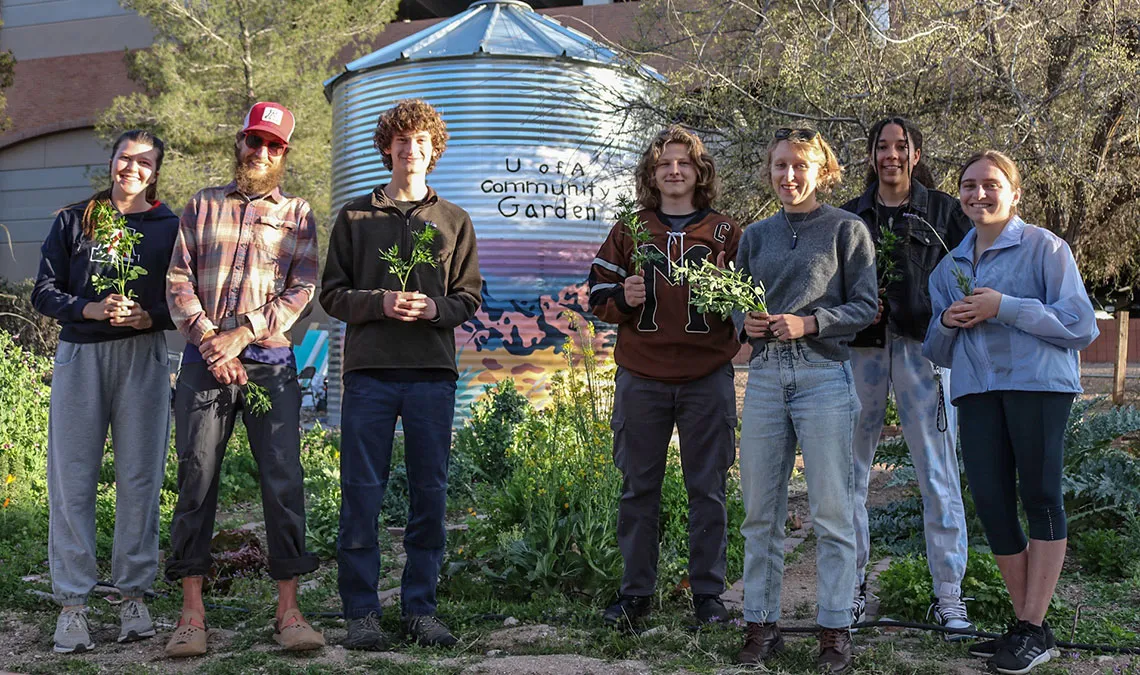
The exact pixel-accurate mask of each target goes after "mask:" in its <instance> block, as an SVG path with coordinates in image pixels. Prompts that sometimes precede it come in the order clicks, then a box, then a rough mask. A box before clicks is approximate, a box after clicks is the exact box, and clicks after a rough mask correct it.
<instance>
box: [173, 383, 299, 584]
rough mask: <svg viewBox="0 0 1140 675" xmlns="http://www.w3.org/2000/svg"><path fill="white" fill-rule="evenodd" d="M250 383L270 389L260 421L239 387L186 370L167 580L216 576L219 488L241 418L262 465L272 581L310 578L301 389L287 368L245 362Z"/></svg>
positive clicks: (180, 389)
mask: <svg viewBox="0 0 1140 675" xmlns="http://www.w3.org/2000/svg"><path fill="white" fill-rule="evenodd" d="M242 365H244V366H245V370H246V373H247V374H248V375H249V381H250V382H256V383H257V384H259V385H261V386H263V387H265V388H266V389H267V390H268V391H269V398H270V399H271V400H272V402H273V408H272V409H271V410H269V412H267V413H265V414H264V415H254V414H252V413H251V412H250V411H249V410H248V409H247V408H246V406H245V396H244V395H243V394H242V393H241V388H240V387H238V386H237V385H233V384H231V385H224V384H220V383H219V382H218V381H217V380H215V379H214V376H213V375H211V374H210V371H209V369H208V368H207V367H206V364H205V363H201V362H199V363H188V364H186V365H184V366H183V367H182V372H181V374H180V375H179V377H178V386H177V388H176V389H175V392H174V445H175V449H176V450H177V453H178V504H177V505H176V506H175V507H174V517H173V518H172V519H171V521H170V555H169V557H167V559H166V578H167V579H168V580H170V581H175V580H178V579H181V578H183V577H189V576H205V575H207V574H208V573H209V571H210V565H211V562H212V558H211V556H210V540H211V539H212V538H213V533H214V517H215V516H216V514H217V509H218V483H219V478H220V477H221V470H222V458H223V457H224V456H225V453H226V443H227V442H228V441H229V439H230V435H231V434H233V430H234V422H235V421H236V420H237V415H238V413H239V412H240V413H241V416H242V422H243V423H244V424H245V428H246V431H247V432H248V434H249V448H250V450H251V451H252V453H253V457H254V459H255V460H257V471H258V474H259V478H260V483H261V504H262V507H263V509H264V512H265V538H266V540H267V544H268V546H269V576H271V577H272V578H274V579H277V580H286V579H292V578H293V577H296V576H299V575H301V574H305V573H307V572H312V571H313V570H315V569H317V564H318V561H317V557H316V556H315V555H313V554H311V553H308V552H307V551H306V550H305V490H304V476H303V474H302V472H301V432H300V425H299V418H300V409H301V388H300V385H298V384H297V372H296V371H295V370H294V369H293V368H290V367H289V366H274V365H266V364H263V363H254V362H247V361H243V362H242Z"/></svg>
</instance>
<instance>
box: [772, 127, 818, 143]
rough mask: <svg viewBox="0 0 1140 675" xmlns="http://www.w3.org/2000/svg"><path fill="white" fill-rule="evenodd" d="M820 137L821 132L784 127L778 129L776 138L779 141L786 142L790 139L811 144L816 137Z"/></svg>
mask: <svg viewBox="0 0 1140 675" xmlns="http://www.w3.org/2000/svg"><path fill="white" fill-rule="evenodd" d="M818 135H819V132H818V131H816V130H815V129H792V128H790V127H783V128H780V129H776V133H775V134H774V138H775V139H776V140H777V141H786V140H789V139H790V140H793V141H804V142H805V143H810V142H812V141H814V140H815V137H816V136H818Z"/></svg>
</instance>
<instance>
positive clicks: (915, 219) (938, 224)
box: [843, 181, 973, 347]
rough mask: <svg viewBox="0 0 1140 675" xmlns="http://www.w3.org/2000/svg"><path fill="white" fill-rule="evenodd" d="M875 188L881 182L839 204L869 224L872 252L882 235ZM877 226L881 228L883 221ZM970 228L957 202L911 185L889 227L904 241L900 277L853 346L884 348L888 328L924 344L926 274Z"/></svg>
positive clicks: (927, 316) (898, 253) (899, 254)
mask: <svg viewBox="0 0 1140 675" xmlns="http://www.w3.org/2000/svg"><path fill="white" fill-rule="evenodd" d="M878 189H879V184H878V183H873V184H872V185H871V186H870V187H868V188H867V190H866V191H865V192H863V194H862V195H861V196H859V197H857V198H855V199H852V200H851V201H849V202H847V203H846V204H844V205H843V209H844V210H845V211H850V212H852V213H855V214H857V215H858V216H859V217H860V218H862V219H863V222H865V223H866V224H867V227H868V229H869V230H870V231H871V239H872V240H874V242H875V246H876V248H877V247H878V244H879V232H880V223H879V222H878V212H877V211H876V209H875V193H876V191H877V190H878ZM881 225H882V226H884V227H885V226H886V225H887V223H881ZM971 227H973V224H972V223H971V222H970V220H969V219H968V218H967V217H966V214H964V213H962V207H961V205H960V204H959V203H958V200H957V199H955V198H954V197H952V196H950V195H948V194H946V193H945V192H940V191H938V190H931V189H928V188H927V187H926V186H924V185H922V184H921V183H918V182H916V181H911V184H910V201H909V202H908V203H907V204H906V205H905V206H904V207H903V210H902V212H901V217H900V218H897V219H895V221H894V223H892V229H893V230H894V231H895V232H896V233H897V234H898V235H899V236H900V237H902V244H901V246H900V248H899V250H898V251H896V252H895V255H896V262H897V263H898V271H899V272H900V273H901V279H900V280H898V281H895V282H892V283H891V284H889V285H888V286H887V288H886V294H885V295H886V297H885V298H884V301H883V318H882V319H881V320H880V321H879V323H877V324H874V325H871V326H868V327H867V328H865V329H864V330H862V331H861V332H860V333H859V334H858V335H856V336H855V340H854V341H852V343H851V346H852V347H882V346H884V343H885V337H886V332H885V329H886V327H887V326H888V325H889V326H890V328H891V332H893V333H894V334H895V335H903V336H905V337H909V338H913V339H915V340H922V339H923V338H924V337H925V336H926V329H927V327H928V326H929V325H930V317H931V309H930V290H929V288H928V286H927V284H928V282H929V281H930V273H931V272H933V271H934V267H935V266H936V265H937V264H938V261H939V260H941V259H942V256H944V255H946V254H947V252H948V249H949V250H952V249H953V248H954V247H955V246H957V245H958V244H959V243H961V241H962V239H963V238H965V236H966V233H967V232H969V231H970V228H971ZM935 233H937V236H936V235H935ZM880 292H881V291H880Z"/></svg>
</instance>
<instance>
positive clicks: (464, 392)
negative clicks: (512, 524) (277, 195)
mask: <svg viewBox="0 0 1140 675" xmlns="http://www.w3.org/2000/svg"><path fill="white" fill-rule="evenodd" d="M654 77H658V76H657V75H656V74H655V73H653V72H651V71H647V70H644V69H641V70H637V69H634V68H632V67H630V66H628V65H627V64H625V63H624V62H623V61H622V60H621V59H620V57H619V56H618V55H617V54H616V53H615V52H613V51H612V50H610V49H607V48H606V47H604V46H603V45H601V44H599V43H597V42H595V41H593V40H592V39H590V38H589V37H587V36H585V35H583V34H582V33H579V32H577V31H574V30H572V29H569V28H567V27H565V26H563V25H561V24H560V23H558V22H557V21H554V20H553V19H550V18H548V17H546V16H543V15H541V14H538V13H537V12H535V11H533V10H532V9H531V7H530V6H529V5H527V4H526V3H524V2H519V1H518V0H481V1H479V2H475V3H474V4H472V5H471V6H470V8H469V9H468V10H467V11H466V12H464V13H462V14H459V15H457V16H455V17H452V18H451V19H448V20H446V21H443V22H441V23H439V24H437V25H435V26H433V27H431V28H429V29H427V30H424V31H421V32H420V33H416V34H415V35H412V36H410V37H408V38H405V39H403V40H401V41H399V42H396V43H394V44H392V45H389V46H388V47H385V48H383V49H381V50H379V51H376V52H374V53H372V54H369V55H368V56H365V57H363V58H360V59H357V60H356V61H353V62H351V63H349V64H348V65H347V66H346V67H345V72H343V73H342V74H340V75H339V76H337V77H335V78H333V79H331V80H329V81H328V82H327V83H326V94H327V95H328V97H329V99H330V101H331V102H332V105H333V139H334V140H333V176H332V194H333V206H334V208H339V207H340V205H342V204H344V203H345V202H346V201H348V200H349V199H350V198H352V197H354V196H356V195H359V194H363V193H365V192H368V191H370V190H371V189H373V188H374V187H375V186H376V185H378V184H381V183H384V182H387V180H388V177H389V173H388V172H387V171H386V170H385V169H384V165H383V163H382V162H381V160H380V155H379V153H378V152H377V151H376V150H375V148H373V146H372V133H373V130H374V128H375V125H376V118H377V116H378V115H379V114H380V113H381V112H383V111H384V110H386V109H387V108H389V107H391V106H392V105H394V104H395V103H396V102H397V101H398V100H400V99H405V98H423V99H425V100H427V101H428V102H429V103H431V104H432V105H434V106H435V107H436V108H437V109H438V110H439V111H440V112H441V113H442V115H443V118H444V121H445V122H446V123H447V128H448V132H449V133H450V134H451V139H450V140H449V142H448V145H447V151H446V152H445V153H444V155H443V157H442V158H441V159H440V161H439V163H438V164H437V165H436V168H435V170H434V171H433V172H432V174H431V175H430V176H428V183H429V184H430V185H431V186H432V187H433V188H435V189H436V190H437V191H438V192H439V194H440V196H442V197H444V198H445V199H448V200H450V201H453V202H455V203H456V204H458V205H460V206H462V207H463V208H464V209H466V210H467V211H468V212H470V214H471V218H472V220H473V221H474V223H475V231H476V236H477V238H478V242H479V258H480V267H481V269H482V273H483V277H484V280H485V287H484V304H483V307H482V309H481V310H480V311H479V313H478V315H477V316H476V318H475V319H474V320H473V321H471V322H468V323H467V324H465V325H464V326H463V327H462V328H460V329H458V330H457V331H456V342H457V347H458V350H459V369H460V373H461V375H460V383H459V394H458V403H459V406H458V407H459V412H460V415H463V414H464V413H465V412H466V408H467V404H469V403H470V402H471V401H472V400H473V399H474V398H475V397H476V396H478V394H479V393H480V392H481V390H482V387H483V385H484V384H485V383H489V382H494V381H497V380H499V379H502V378H505V377H512V378H514V379H515V381H516V383H517V384H518V385H519V387H520V389H521V390H522V391H523V392H525V393H527V394H528V395H529V396H531V398H532V400H541V399H543V398H544V397H545V396H546V384H547V378H548V376H549V374H551V373H552V372H553V371H554V370H556V369H557V368H558V367H560V365H561V364H562V357H561V355H560V354H559V353H558V352H557V351H556V350H557V349H558V348H559V347H560V346H561V345H562V343H563V341H564V339H565V336H566V335H568V334H569V333H570V330H569V328H568V323H569V320H568V318H566V317H565V316H564V315H563V314H564V312H566V311H569V312H571V313H572V314H577V315H581V314H583V313H584V312H585V310H586V293H585V279H586V275H587V273H588V269H589V266H590V261H591V260H592V259H593V256H594V253H595V252H596V250H597V247H598V245H599V244H600V243H601V241H602V240H603V239H604V238H605V235H606V233H607V232H608V230H609V225H610V222H611V216H612V211H613V207H614V206H615V203H616V199H617V195H618V193H619V192H627V193H630V194H632V168H633V166H634V165H635V164H636V161H637V158H638V157H639V154H640V152H641V150H642V149H643V147H644V143H645V142H646V136H645V134H644V132H643V130H642V129H640V128H639V127H638V125H637V124H636V122H635V120H633V118H632V117H631V116H630V115H629V114H628V112H626V111H625V110H623V102H624V101H629V100H632V98H633V94H634V93H636V92H637V91H638V90H639V89H640V88H642V87H644V86H646V83H647V78H654ZM330 403H332V402H331V401H330Z"/></svg>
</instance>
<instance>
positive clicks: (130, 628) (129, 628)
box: [119, 600, 155, 642]
mask: <svg viewBox="0 0 1140 675" xmlns="http://www.w3.org/2000/svg"><path fill="white" fill-rule="evenodd" d="M154 633H155V630H154V622H153V621H151V620H150V612H148V611H147V609H146V605H145V604H143V603H142V601H141V600H124V601H123V604H121V605H119V642H134V641H135V640H142V639H143V638H148V637H153V636H154Z"/></svg>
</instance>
